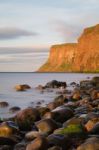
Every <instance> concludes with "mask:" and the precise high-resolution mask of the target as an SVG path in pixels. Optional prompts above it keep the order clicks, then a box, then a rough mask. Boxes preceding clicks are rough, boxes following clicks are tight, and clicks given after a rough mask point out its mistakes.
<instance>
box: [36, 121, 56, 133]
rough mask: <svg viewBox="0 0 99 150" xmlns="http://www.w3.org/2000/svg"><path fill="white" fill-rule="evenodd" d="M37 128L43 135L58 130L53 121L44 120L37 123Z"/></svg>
mask: <svg viewBox="0 0 99 150" xmlns="http://www.w3.org/2000/svg"><path fill="white" fill-rule="evenodd" d="M35 125H36V127H37V128H38V129H39V131H40V132H43V133H48V134H50V133H52V132H53V131H54V130H55V129H57V128H58V125H57V123H56V122H55V121H54V120H53V119H42V120H40V121H38V122H36V123H35Z"/></svg>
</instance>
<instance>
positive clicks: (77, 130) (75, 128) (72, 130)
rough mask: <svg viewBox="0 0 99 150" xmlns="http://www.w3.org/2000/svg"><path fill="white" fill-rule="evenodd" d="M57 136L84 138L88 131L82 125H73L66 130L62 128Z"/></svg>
mask: <svg viewBox="0 0 99 150" xmlns="http://www.w3.org/2000/svg"><path fill="white" fill-rule="evenodd" d="M57 134H63V135H65V134H67V135H74V136H78V135H80V136H84V135H85V134H86V130H85V128H84V127H83V126H82V125H81V124H71V125H68V126H67V127H65V128H62V129H61V130H60V131H59V132H58V133H57Z"/></svg>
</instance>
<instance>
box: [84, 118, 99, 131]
mask: <svg viewBox="0 0 99 150" xmlns="http://www.w3.org/2000/svg"><path fill="white" fill-rule="evenodd" d="M97 122H99V119H98V118H93V119H91V120H89V121H88V122H87V123H86V124H85V127H86V129H87V131H91V129H92V128H93V127H94V126H95V124H96V123H97Z"/></svg>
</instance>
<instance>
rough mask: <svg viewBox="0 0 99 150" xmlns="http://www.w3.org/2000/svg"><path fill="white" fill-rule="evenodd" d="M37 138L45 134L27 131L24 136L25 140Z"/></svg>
mask: <svg viewBox="0 0 99 150" xmlns="http://www.w3.org/2000/svg"><path fill="white" fill-rule="evenodd" d="M39 136H46V134H43V133H40V132H39V131H29V132H27V133H26V134H25V139H27V140H34V139H35V138H37V137H39Z"/></svg>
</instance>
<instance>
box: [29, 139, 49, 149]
mask: <svg viewBox="0 0 99 150" xmlns="http://www.w3.org/2000/svg"><path fill="white" fill-rule="evenodd" d="M47 147H48V142H47V140H46V138H44V137H37V138H36V139H35V140H34V141H33V142H31V143H29V144H28V145H27V147H26V150H47Z"/></svg>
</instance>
